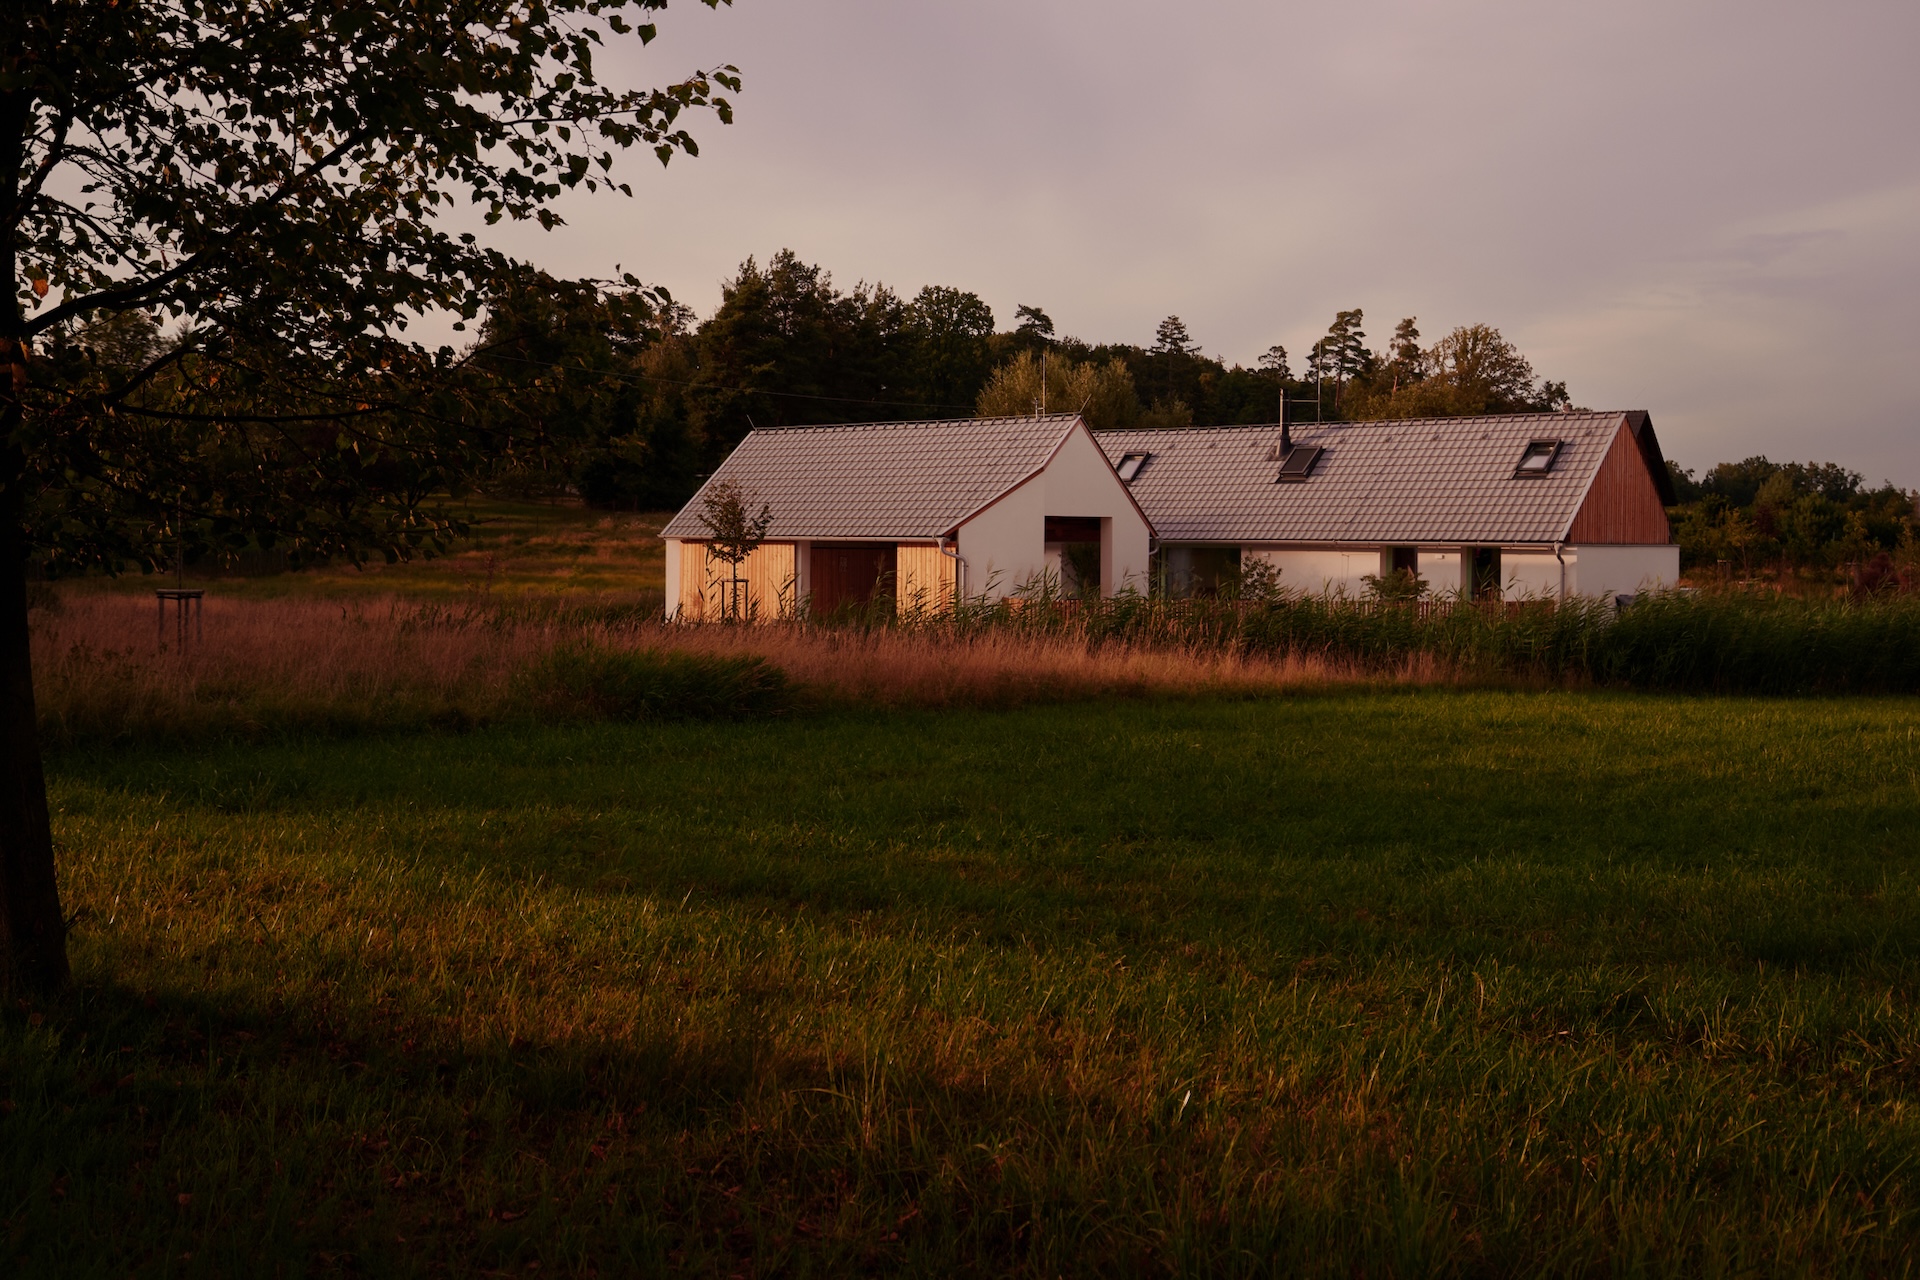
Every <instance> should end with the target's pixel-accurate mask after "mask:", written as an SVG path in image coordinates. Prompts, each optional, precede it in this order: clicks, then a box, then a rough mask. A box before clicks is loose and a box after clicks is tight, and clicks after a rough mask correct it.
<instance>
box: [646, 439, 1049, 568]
mask: <svg viewBox="0 0 1920 1280" xmlns="http://www.w3.org/2000/svg"><path fill="white" fill-rule="evenodd" d="M1079 423H1080V418H1079V415H1077V414H1071V413H1057V414H1052V415H1049V416H1047V417H1025V418H960V419H955V420H951V421H938V422H861V423H851V424H848V425H845V426H833V427H782V428H779V429H776V430H768V431H755V432H753V433H752V434H750V435H749V436H747V438H746V439H745V440H742V441H741V442H740V446H739V448H737V449H735V450H734V451H733V453H732V454H731V455H730V456H729V457H728V458H727V460H726V461H725V462H723V463H722V464H721V465H720V469H719V470H718V471H716V472H714V473H713V476H712V477H711V478H710V479H709V480H708V481H707V483H706V484H705V485H702V486H701V489H700V492H699V493H697V494H695V495H694V497H693V501H691V502H689V503H688V504H687V505H686V506H685V507H683V508H681V510H680V513H679V514H678V515H676V516H675V517H674V518H673V519H672V520H670V521H668V522H667V527H666V528H665V529H663V530H661V535H660V536H661V537H663V538H705V537H707V536H709V533H708V530H707V528H706V526H705V525H703V524H701V523H700V518H699V512H700V509H701V508H700V503H701V499H702V498H703V497H704V496H705V495H706V493H707V491H708V489H710V488H711V487H712V486H714V485H716V484H719V483H721V482H723V481H731V482H733V483H734V484H737V485H738V486H740V489H741V491H742V492H743V493H745V494H746V495H747V496H748V497H749V498H750V499H751V500H752V503H753V508H754V510H756V511H757V510H759V507H760V504H761V503H763V502H764V503H766V504H767V506H768V507H769V508H770V509H771V512H772V516H773V524H772V526H771V528H770V529H769V530H768V532H767V536H768V537H770V538H875V539H888V540H890V539H897V538H929V539H931V538H938V537H942V536H944V535H946V534H948V533H951V532H953V530H954V529H955V527H957V526H958V525H959V524H960V522H961V521H963V520H965V519H966V518H967V517H968V516H971V515H973V514H974V513H975V512H977V511H979V510H980V509H981V508H982V507H985V506H987V505H988V504H989V503H991V502H993V501H994V499H996V498H998V497H1000V496H1001V495H1002V494H1004V493H1006V492H1007V491H1008V490H1009V489H1012V488H1013V487H1015V486H1016V485H1018V484H1020V483H1021V482H1022V481H1024V480H1027V479H1028V478H1030V477H1031V476H1033V475H1034V474H1035V473H1037V472H1038V471H1040V470H1041V469H1042V468H1044V467H1045V466H1046V465H1047V462H1048V460H1049V459H1051V458H1052V457H1053V454H1054V451H1055V450H1056V449H1058V448H1059V447H1060V444H1061V442H1062V441H1064V440H1065V439H1066V438H1067V435H1068V433H1069V432H1071V431H1073V430H1074V429H1075V428H1076V427H1077V426H1078V425H1079Z"/></svg>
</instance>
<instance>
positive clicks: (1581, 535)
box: [1566, 425, 1673, 545]
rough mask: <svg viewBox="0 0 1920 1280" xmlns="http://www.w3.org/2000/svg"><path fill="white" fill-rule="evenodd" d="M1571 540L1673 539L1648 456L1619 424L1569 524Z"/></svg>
mask: <svg viewBox="0 0 1920 1280" xmlns="http://www.w3.org/2000/svg"><path fill="white" fill-rule="evenodd" d="M1566 540H1567V541H1568V542H1572V543H1582V542H1588V543H1600V544H1608V543H1615V544H1642V545H1644V544H1647V543H1663V542H1671V541H1672V540H1673V530H1672V529H1671V528H1670V527H1669V526H1668V524H1667V509H1666V507H1664V506H1663V505H1661V502H1660V490H1659V488H1658V486H1657V485H1656V484H1655V483H1654V479H1653V476H1652V475H1651V474H1650V473H1649V472H1648V470H1647V455H1646V453H1645V452H1644V451H1643V450H1642V449H1641V448H1640V445H1639V443H1638V441H1636V440H1635V439H1634V435H1633V431H1632V429H1631V428H1630V427H1628V426H1626V425H1622V426H1621V428H1620V430H1619V431H1618V432H1617V433H1616V434H1615V435H1614V437H1613V445H1612V447H1611V448H1609V449H1608V450H1607V456H1606V457H1605V458H1604V459H1603V460H1602V461H1601V463H1600V470H1599V471H1598V472H1596V473H1595V474H1594V477H1593V483H1592V484H1591V485H1590V486H1588V488H1587V496H1586V498H1585V500H1583V501H1582V502H1581V503H1580V509H1579V510H1578V511H1576V512H1575V513H1574V516H1573V523H1572V524H1571V525H1569V526H1568V527H1567V537H1566Z"/></svg>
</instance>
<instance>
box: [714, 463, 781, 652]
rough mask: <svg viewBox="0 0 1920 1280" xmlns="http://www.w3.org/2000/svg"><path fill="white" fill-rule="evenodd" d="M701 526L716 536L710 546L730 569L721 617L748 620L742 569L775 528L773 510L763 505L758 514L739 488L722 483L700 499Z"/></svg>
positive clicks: (729, 483) (721, 601)
mask: <svg viewBox="0 0 1920 1280" xmlns="http://www.w3.org/2000/svg"><path fill="white" fill-rule="evenodd" d="M700 523H701V524H703V525H705V526H706V527H707V532H708V533H710V534H712V535H713V537H712V538H711V540H709V541H708V543H707V548H708V550H709V551H710V552H711V553H712V555H713V558H714V559H715V560H718V561H720V562H721V563H722V564H724V565H726V566H727V576H726V578H725V580H724V581H725V586H726V592H725V594H724V595H722V596H721V599H720V616H721V618H723V619H725V620H728V621H731V622H742V621H745V620H746V618H747V615H748V612H749V610H748V600H747V593H746V585H747V584H746V579H745V578H743V577H741V576H740V566H741V565H743V564H745V563H746V562H747V557H749V556H751V555H752V554H753V553H754V552H755V551H756V550H758V549H759V546H760V544H761V543H763V542H765V541H766V540H767V530H768V529H770V528H772V527H773V509H772V508H771V507H769V506H767V504H766V503H764V502H763V503H761V504H760V510H759V512H758V513H755V512H754V511H753V499H752V498H751V497H750V496H748V495H747V494H746V493H744V492H742V490H741V488H740V486H739V485H737V484H734V483H733V482H732V481H730V480H722V481H721V482H720V483H719V484H715V485H710V486H708V488H707V492H706V495H705V496H704V497H702V498H701V499H700Z"/></svg>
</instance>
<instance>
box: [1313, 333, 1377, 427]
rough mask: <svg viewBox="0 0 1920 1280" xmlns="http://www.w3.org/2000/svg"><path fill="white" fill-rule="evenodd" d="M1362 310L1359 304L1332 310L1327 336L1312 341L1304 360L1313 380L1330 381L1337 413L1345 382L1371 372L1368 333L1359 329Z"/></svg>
mask: <svg viewBox="0 0 1920 1280" xmlns="http://www.w3.org/2000/svg"><path fill="white" fill-rule="evenodd" d="M1364 320H1365V314H1364V312H1362V310H1361V309H1360V308H1358V307H1355V308H1354V309H1353V310H1351V311H1339V312H1335V313H1334V317H1333V323H1332V324H1331V325H1329V326H1327V336H1326V337H1324V338H1322V339H1320V340H1319V341H1318V342H1316V343H1314V344H1313V351H1312V354H1311V355H1310V356H1309V358H1308V360H1307V374H1308V376H1309V377H1310V378H1312V379H1313V380H1314V381H1316V382H1331V383H1332V384H1333V409H1334V412H1335V413H1336V414H1337V413H1338V412H1339V410H1340V407H1341V400H1342V397H1343V393H1344V392H1345V390H1346V386H1347V383H1349V382H1351V381H1353V380H1354V379H1356V378H1360V377H1364V376H1365V375H1367V374H1368V373H1370V372H1371V371H1372V369H1373V366H1374V363H1375V359H1376V358H1375V356H1374V354H1373V352H1371V351H1369V350H1368V349H1367V335H1366V332H1365V330H1363V329H1361V327H1360V326H1361V324H1362V323H1363V322H1364Z"/></svg>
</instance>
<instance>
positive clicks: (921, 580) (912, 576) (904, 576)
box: [896, 542, 954, 613]
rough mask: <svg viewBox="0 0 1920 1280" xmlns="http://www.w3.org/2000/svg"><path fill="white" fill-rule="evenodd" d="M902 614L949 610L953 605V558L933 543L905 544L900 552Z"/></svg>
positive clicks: (898, 552) (899, 599)
mask: <svg viewBox="0 0 1920 1280" xmlns="http://www.w3.org/2000/svg"><path fill="white" fill-rule="evenodd" d="M896 554H897V556H898V563H899V575H900V585H899V593H898V596H897V599H898V601H899V605H900V611H901V612H902V613H908V612H913V611H920V612H925V611H928V610H932V609H947V608H951V607H952V605H953V565H954V562H953V557H952V556H949V555H944V554H942V553H941V550H940V548H939V546H938V545H936V544H934V543H931V542H903V543H901V544H900V546H899V549H898V551H897V553H896Z"/></svg>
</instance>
